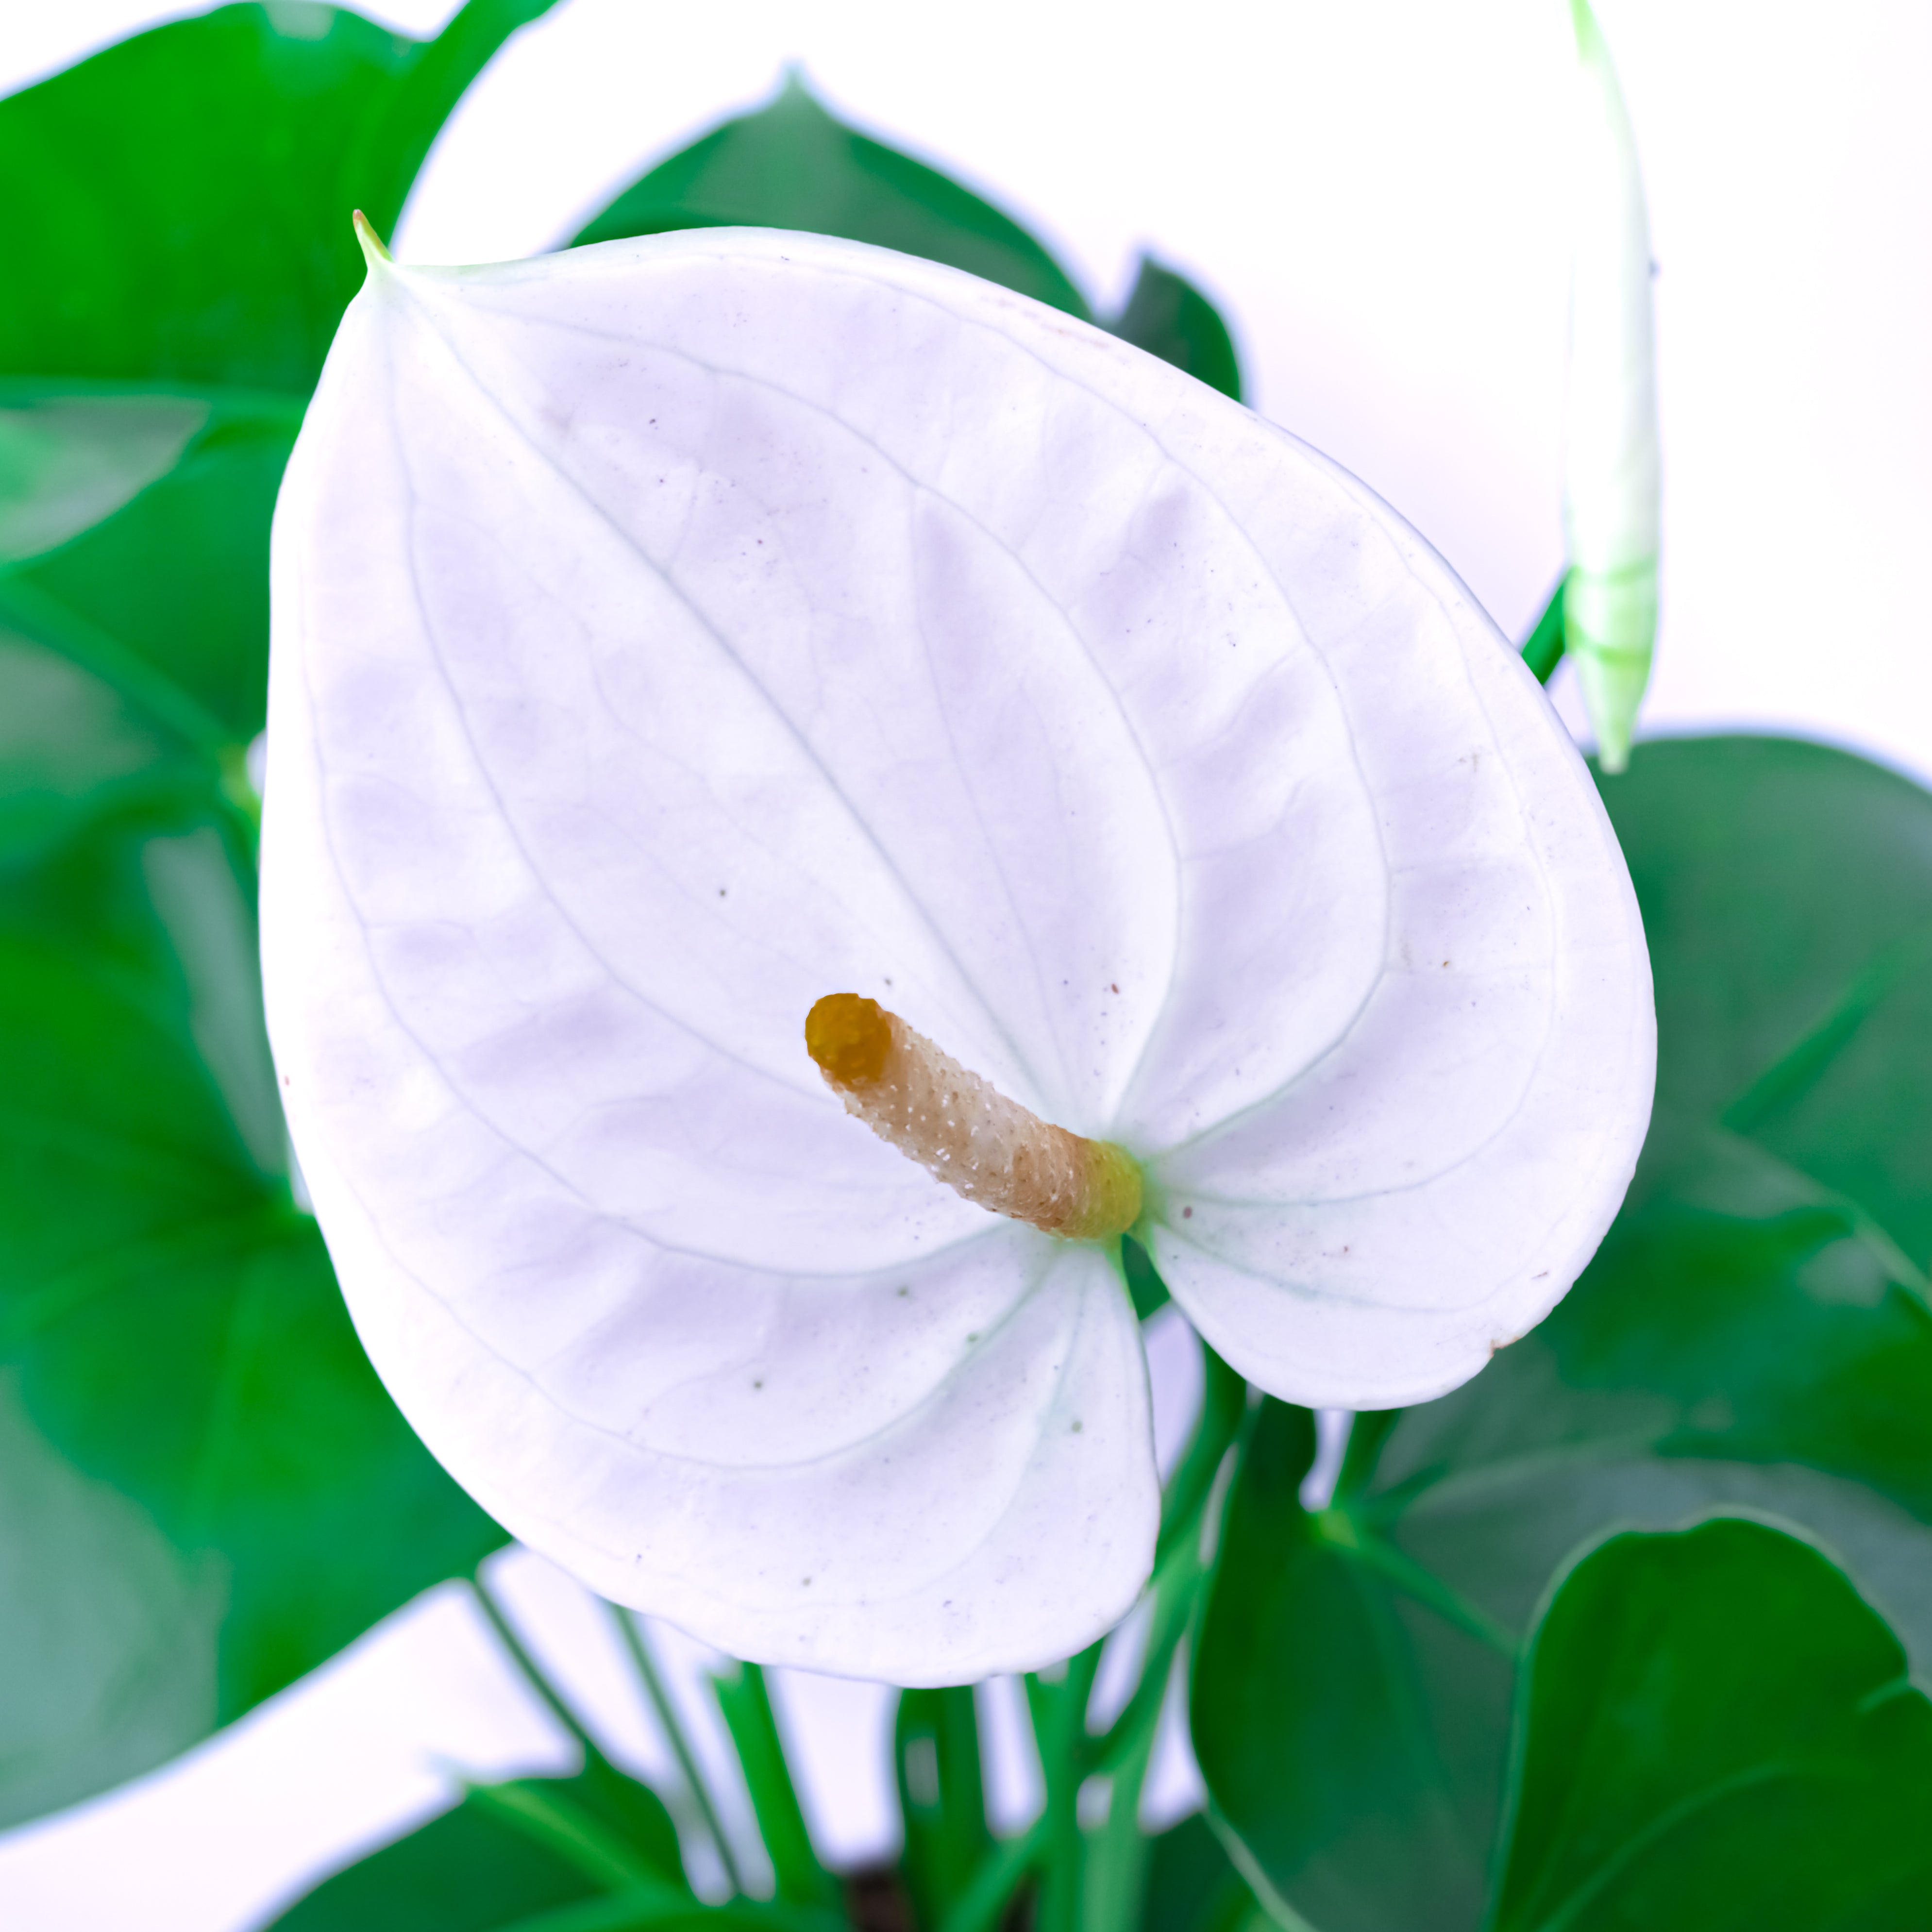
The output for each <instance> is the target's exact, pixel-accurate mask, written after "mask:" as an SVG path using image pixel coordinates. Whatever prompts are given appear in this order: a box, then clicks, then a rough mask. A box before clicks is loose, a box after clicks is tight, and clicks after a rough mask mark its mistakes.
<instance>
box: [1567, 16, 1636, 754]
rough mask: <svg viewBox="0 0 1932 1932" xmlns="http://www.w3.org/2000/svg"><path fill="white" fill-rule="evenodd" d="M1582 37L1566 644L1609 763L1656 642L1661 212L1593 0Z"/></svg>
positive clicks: (1626, 748)
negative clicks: (1657, 226)
mask: <svg viewBox="0 0 1932 1932" xmlns="http://www.w3.org/2000/svg"><path fill="white" fill-rule="evenodd" d="M1571 18H1572V21H1573V23H1574V26H1575V28H1576V34H1577V115H1576V120H1575V126H1576V130H1577V139H1576V168H1577V175H1576V187H1577V206H1576V233H1575V239H1574V247H1573V250H1572V253H1571V282H1570V368H1569V386H1568V416H1567V419H1566V422H1565V450H1564V475H1563V522H1564V531H1565V536H1566V538H1567V539H1568V544H1569V550H1570V573H1569V575H1568V578H1567V580H1565V584H1564V589H1563V617H1564V648H1565V650H1566V651H1568V652H1569V653H1570V655H1571V656H1573V657H1574V658H1575V659H1576V661H1577V680H1578V682H1579V683H1580V685H1581V687H1582V689H1583V702H1584V704H1585V706H1586V708H1587V709H1588V710H1589V715H1590V722H1591V724H1592V725H1593V726H1594V727H1595V730H1596V733H1597V750H1598V757H1599V759H1600V760H1601V763H1602V765H1603V767H1604V770H1605V771H1607V772H1620V771H1622V769H1624V767H1625V765H1627V764H1628V763H1629V761H1630V745H1631V731H1632V730H1633V728H1634V727H1635V725H1636V723H1637V707H1638V706H1639V705H1640V704H1641V703H1642V702H1643V691H1644V686H1645V685H1646V684H1647V683H1648V682H1649V680H1650V663H1651V655H1652V649H1653V648H1654V647H1655V643H1656V640H1657V560H1658V446H1657V349H1656V342H1655V329H1654V327H1653V319H1652V302H1651V259H1650V221H1649V216H1648V214H1646V211H1645V208H1644V199H1643V174H1642V172H1640V169H1639V168H1638V166H1637V137H1636V136H1635V135H1634V133H1632V132H1631V122H1630V115H1629V113H1628V110H1626V108H1625V106H1624V97H1623V90H1622V89H1621V88H1620V87H1619V86H1618V85H1617V73H1616V68H1615V67H1613V65H1611V62H1610V49H1609V48H1608V47H1607V46H1605V45H1604V36H1603V34H1602V32H1601V30H1600V29H1599V28H1598V26H1597V22H1596V17H1595V15H1594V14H1593V13H1592V12H1591V11H1590V8H1589V0H1571Z"/></svg>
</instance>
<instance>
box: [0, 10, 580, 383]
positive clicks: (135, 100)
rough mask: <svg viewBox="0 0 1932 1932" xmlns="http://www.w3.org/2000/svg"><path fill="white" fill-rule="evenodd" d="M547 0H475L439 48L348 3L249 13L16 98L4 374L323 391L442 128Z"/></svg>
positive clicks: (1, 355)
mask: <svg viewBox="0 0 1932 1932" xmlns="http://www.w3.org/2000/svg"><path fill="white" fill-rule="evenodd" d="M546 5H547V0H471V5H469V6H467V7H465V8H464V9H463V11H462V12H461V13H460V14H459V15H458V17H457V18H456V19H455V20H454V21H453V22H452V23H451V24H450V26H449V27H448V28H446V30H445V31H444V33H443V36H442V37H441V38H440V40H437V41H434V42H432V43H428V44H427V45H425V43H420V42H418V41H414V40H408V39H406V38H404V37H403V36H401V35H400V34H392V33H389V32H388V31H386V30H384V29H383V28H380V27H377V26H374V25H373V24H372V23H370V22H368V21H367V20H363V19H362V18H361V17H359V16H358V15H356V14H354V13H347V12H343V11H340V10H337V9H335V8H334V7H324V6H319V5H309V4H306V0H284V4H281V5H275V6H273V7H258V6H230V7H218V8H217V9H216V10H214V12H212V13H208V14H205V15H202V17H199V18H198V19H194V20H181V21H176V22H174V23H171V24H169V25H168V26H163V27H157V28H154V30H153V31H151V32H148V33H145V34H136V36H135V37H133V39H131V40H124V41H123V42H121V44H120V45H118V46H113V47H110V48H108V49H106V50H105V51H104V52H101V53H98V54H96V55H94V56H93V58H91V59H89V60H86V61H83V62H81V63H80V65H78V66H77V67H74V68H69V69H68V71H66V72H65V74H55V76H53V77H52V79H50V80H44V81H42V82H40V83H39V84H38V85H37V86H33V87H30V88H28V89H25V90H24V91H23V92H20V93H19V94H17V95H13V96H11V97H10V98H8V99H7V100H6V101H0V182H4V183H5V184H6V186H7V202H8V213H9V222H8V237H7V267H8V273H9V281H10V288H11V290H12V291H13V293H12V297H11V299H10V300H9V301H8V302H7V303H6V305H5V307H4V308H0V370H4V371H17V372H20V373H23V374H32V375H39V376H53V375H63V376H80V377H106V378H121V379H135V380H153V379H157V378H159V379H163V380H181V381H187V382H190V383H195V382H211V383H239V384H243V385H248V386H254V387H256V388H259V389H274V390H280V391H282V392H286V393H288V394H290V395H295V396H298V397H299V396H302V395H306V394H307V393H308V390H309V389H310V388H311V386H312V385H313V384H314V380H315V378H316V376H317V373H318V372H319V371H320V369H321V367H322V359H323V354H324V353H325V352H326V350H327V348H328V347H329V338H330V337H331V336H332V335H333V334H334V333H335V325H336V323H337V320H338V318H339V317H340V316H341V313H342V311H343V308H344V306H345V305H347V302H348V300H349V298H350V296H352V295H353V294H354V293H355V291H356V287H358V285H359V284H360V282H361V281H362V260H361V257H360V255H359V253H358V251H357V249H356V245H355V243H354V241H353V238H352V237H351V236H350V229H349V214H350V209H351V208H355V207H357V206H360V207H362V208H364V209H365V211H367V213H368V215H369V217H370V218H371V220H373V221H374V223H376V225H377V227H378V229H381V230H382V231H383V232H384V233H387V231H388V229H389V227H390V226H392V224H393V223H394V222H395V219H396V217H397V216H398V214H400V213H401V210H402V204H403V199H404V195H405V194H406V193H407V191H408V189H409V186H410V182H411V181H412V180H413V178H414V176H415V174H416V169H417V168H418V167H419V166H420V165H421V163H422V157H423V156H424V155H425V154H427V153H428V149H429V145H430V143H431V141H432V140H433V139H434V137H435V134H436V131H437V128H438V127H440V126H441V124H442V123H443V120H444V118H446V116H447V115H448V114H449V110H451V108H452V107H454V106H455V103H456V101H457V99H458V97H459V96H460V94H461V93H462V92H463V89H464V88H465V87H466V86H467V85H468V84H469V81H470V80H472V78H473V77H475V74H476V73H477V72H478V70H479V69H480V68H481V67H482V65H484V62H486V61H487V59H488V58H489V57H490V55H491V54H492V53H493V52H494V51H495V49H496V47H497V46H499V45H500V44H501V43H502V40H504V39H505V37H507V36H508V34H510V33H511V32H512V31H514V30H515V28H517V27H519V26H522V25H523V23H525V22H526V21H528V20H533V19H535V17H537V16H538V14H540V13H542V12H544V10H545V7H546Z"/></svg>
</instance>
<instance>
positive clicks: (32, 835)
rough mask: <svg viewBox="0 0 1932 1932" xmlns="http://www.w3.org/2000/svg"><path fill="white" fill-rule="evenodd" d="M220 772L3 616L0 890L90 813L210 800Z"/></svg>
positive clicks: (0, 628) (77, 827)
mask: <svg viewBox="0 0 1932 1932" xmlns="http://www.w3.org/2000/svg"><path fill="white" fill-rule="evenodd" d="M215 778H216V774H215V771H214V767H213V766H211V765H210V764H209V763H208V760H206V759H205V758H203V757H199V756H197V755H196V754H195V753H194V752H193V751H191V750H190V748H189V747H188V746H187V745H185V744H184V742H182V740H181V738H180V736H179V735H178V733H174V732H172V731H169V730H167V729H166V727H164V726H162V725H160V724H157V722H156V721H154V718H152V717H151V716H150V715H148V713H147V712H145V710H143V709H142V708H141V707H140V706H138V705H136V704H135V703H131V702H130V700H128V699H127V697H124V695H123V694H121V692H119V691H117V690H115V688H113V685H110V684H109V683H107V682H104V680H103V679H100V678H98V677H97V676H94V675H93V674H92V673H90V672H89V671H86V670H83V669H81V667H80V666H79V665H78V664H74V662H72V661H71V660H70V659H68V658H65V657H63V656H62V655H60V654H59V653H58V652H54V651H51V650H49V649H46V646H43V645H41V644H39V643H35V642H34V640H31V638H28V637H23V636H21V635H20V634H18V633H17V631H13V630H11V629H10V628H8V627H7V625H6V624H5V622H4V620H0V894H4V893H5V892H6V891H7V878H8V875H9V874H12V873H14V872H16V871H18V870H19V869H20V868H22V867H23V866H26V865H30V864H31V862H33V861H34V859H37V858H39V857H40V856H43V855H44V854H45V853H47V852H48V851H49V850H51V849H52V847H55V846H56V845H58V844H60V843H62V841H64V840H66V839H68V838H72V837H73V836H74V835H76V834H77V832H79V831H80V829H81V828H82V827H83V826H84V825H86V823H88V822H89V820H92V819H94V818H97V817H100V816H101V815H102V814H108V813H113V812H115V811H136V812H139V811H142V809H143V808H150V807H154V808H163V807H165V805H166V803H167V802H169V801H180V802H182V804H183V805H186V803H187V801H188V800H190V799H194V800H196V801H199V800H202V799H205V798H206V797H208V795H209V794H210V793H211V790H212V788H213V786H214V783H215ZM165 815H166V814H165V811H163V816H165Z"/></svg>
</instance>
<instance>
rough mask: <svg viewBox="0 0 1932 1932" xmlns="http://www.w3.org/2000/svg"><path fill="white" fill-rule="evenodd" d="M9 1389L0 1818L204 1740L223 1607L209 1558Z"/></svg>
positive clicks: (13, 1383) (4, 1392)
mask: <svg viewBox="0 0 1932 1932" xmlns="http://www.w3.org/2000/svg"><path fill="white" fill-rule="evenodd" d="M26 1553H31V1558H30V1559H29V1557H28V1556H27V1555H26ZM0 1562H4V1564H5V1574H6V1583H5V1588H4V1589H0V1656H4V1657H5V1658H6V1660H7V1664H6V1667H5V1669H4V1670H0V1823H11V1822H12V1821H13V1820H14V1819H16V1818H17V1817H29V1816H31V1815H32V1814H34V1812H36V1811H43V1810H46V1809H49V1808H52V1807H53V1806H55V1805H64V1804H66V1803H68V1802H71V1801H72V1800H74V1799H80V1798H85V1797H86V1796H89V1794H90V1793H93V1792H95V1791H98V1790H101V1788H102V1787H104V1786H106V1785H110V1784H118V1783H119V1782H120V1781H121V1780H122V1779H123V1778H132V1777H134V1776H135V1775H137V1774H138V1773H139V1772H144V1771H146V1770H148V1769H149V1768H150V1767H151V1766H154V1765H155V1764H157V1763H160V1762H161V1761H162V1760H165V1759H166V1758H169V1757H173V1756H174V1755H175V1753H176V1752H177V1751H182V1750H184V1749H185V1748H187V1746H188V1745H191V1744H193V1743H195V1742H196V1741H197V1740H199V1739H201V1738H203V1737H205V1736H206V1735H207V1734H208V1732H209V1730H211V1729H212V1728H213V1727H214V1712H215V1684H214V1679H215V1668H216V1658H217V1649H218V1645H219V1636H220V1627H221V1616H222V1612H223V1609H224V1608H225V1607H226V1597H227V1589H226V1579H225V1577H223V1574H222V1566H221V1565H220V1563H219V1562H209V1561H207V1560H205V1559H199V1560H198V1559H196V1558H193V1557H192V1556H186V1555H184V1553H182V1552H181V1551H180V1550H176V1549H175V1547H173V1546H172V1544H170V1543H169V1541H168V1539H167V1538H166V1537H165V1536H163V1535H162V1534H161V1533H160V1530H159V1529H157V1528H156V1527H155V1526H154V1523H152V1521H151V1520H150V1519H149V1518H148V1517H147V1516H146V1515H145V1513H144V1512H143V1511H142V1510H141V1509H140V1508H138V1507H137V1506H136V1505H135V1504H133V1503H132V1502H129V1501H128V1500H127V1498H126V1497H124V1496H121V1494H119V1493H118V1491H116V1490H115V1488H114V1487H113V1485H112V1484H107V1483H98V1482H90V1481H89V1480H88V1479H87V1478H85V1477H84V1476H83V1475H80V1472H78V1471H77V1470H76V1469H74V1466H73V1465H72V1464H71V1463H69V1462H68V1460H66V1459H65V1457H63V1456H62V1455H61V1454H59V1453H58V1451H56V1450H55V1449H54V1448H52V1445H50V1444H49V1443H48V1442H46V1439H44V1438H43V1436H41V1435H40V1432H39V1431H38V1430H37V1429H35V1428H34V1425H33V1424H32V1422H31V1421H30V1420H29V1419H28V1417H27V1415H26V1413H25V1412H24V1410H23V1408H22V1406H21V1404H20V1397H19V1393H18V1390H17V1376H16V1375H15V1374H14V1373H13V1372H12V1371H10V1370H0ZM51 1658H58V1660H59V1667H58V1668H55V1669H49V1668H47V1667H46V1666H47V1662H48V1660H49V1659H51Z"/></svg>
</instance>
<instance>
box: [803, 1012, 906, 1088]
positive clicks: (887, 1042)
mask: <svg viewBox="0 0 1932 1932" xmlns="http://www.w3.org/2000/svg"><path fill="white" fill-rule="evenodd" d="M794 1010H796V1009H794ZM891 1051H892V1018H891V1016H890V1015H889V1014H888V1013H886V1010H885V1008H884V1007H882V1006H880V1004H879V1003H878V1001H877V1000H868V999H866V998H864V997H863V996H862V995H860V994H857V993H827V994H826V996H825V997H824V998H823V999H822V1000H817V1001H814V1002H813V1004H812V1008H811V1012H810V1013H807V1014H806V1015H805V1052H808V1054H810V1055H811V1057H812V1058H813V1059H814V1060H815V1061H817V1063H818V1064H819V1066H820V1068H821V1069H822V1070H823V1071H824V1073H825V1074H826V1077H827V1078H828V1079H830V1080H832V1082H835V1084H836V1085H838V1086H841V1087H865V1086H869V1085H871V1084H872V1082H874V1081H876V1080H877V1079H878V1077H879V1076H880V1074H881V1073H883V1071H884V1070H885V1065H886V1055H887V1054H889V1052H891Z"/></svg>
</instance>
